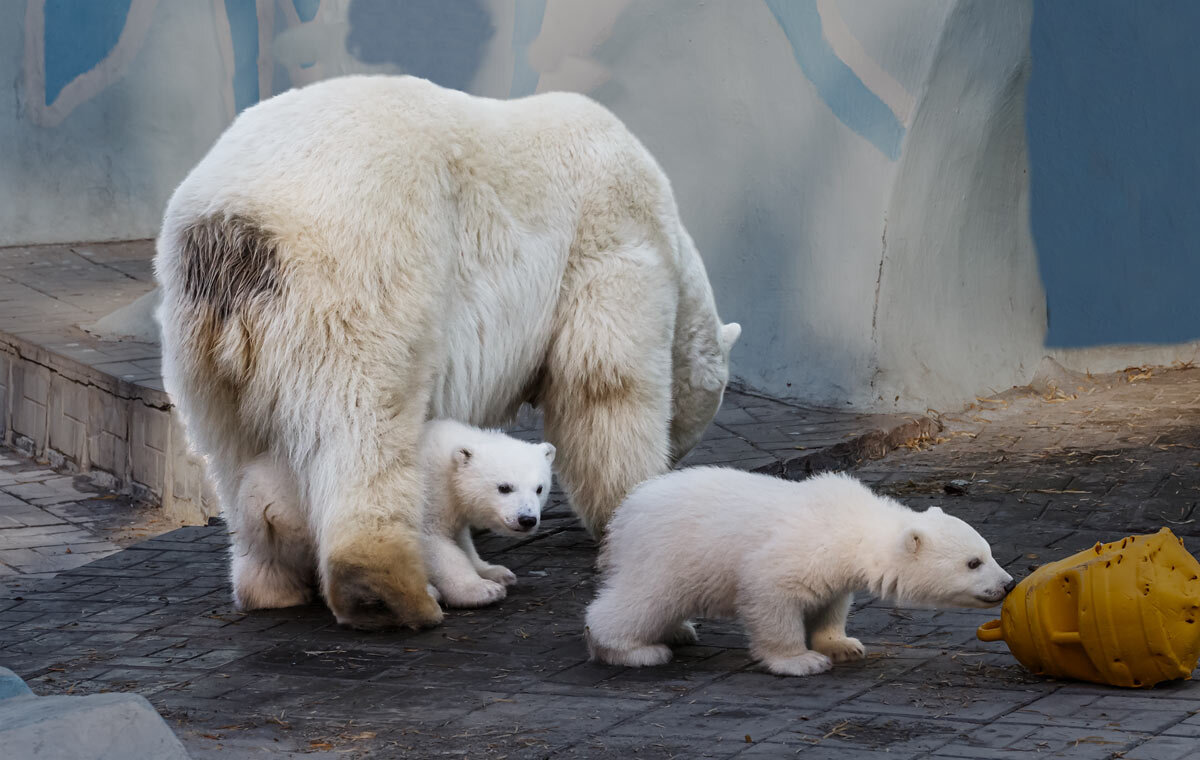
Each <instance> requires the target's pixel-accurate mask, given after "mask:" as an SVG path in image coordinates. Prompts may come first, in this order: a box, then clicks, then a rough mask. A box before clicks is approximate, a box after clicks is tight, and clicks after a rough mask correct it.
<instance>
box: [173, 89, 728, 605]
mask: <svg viewBox="0 0 1200 760" xmlns="http://www.w3.org/2000/svg"><path fill="white" fill-rule="evenodd" d="M230 217H239V218H245V219H250V220H251V221H252V222H253V224H254V225H255V226H256V227H257V228H259V229H261V230H262V231H263V232H264V233H266V234H267V235H269V238H270V242H271V245H272V246H273V249H274V250H275V252H276V254H277V260H278V276H277V279H276V282H277V292H273V293H268V292H266V291H265V290H264V291H259V292H257V294H256V295H255V296H254V297H253V298H251V299H247V300H246V303H245V304H242V305H241V306H240V307H239V308H238V309H237V310H236V311H235V312H234V313H232V314H222V315H220V319H219V320H218V321H217V328H216V331H215V333H214V332H213V331H212V330H209V332H205V329H206V328H204V327H203V325H205V324H210V325H211V324H212V321H211V320H210V321H209V322H208V323H206V322H205V319H206V318H207V317H211V315H212V314H213V313H216V310H214V309H213V308H211V307H210V306H206V305H205V304H203V303H201V304H198V303H197V301H196V298H195V297H189V292H188V289H187V287H186V283H187V282H188V270H187V266H186V263H185V260H184V253H183V252H185V251H186V250H187V246H186V241H187V240H188V237H187V234H188V233H187V231H188V229H189V228H190V227H192V226H193V225H195V224H197V223H198V222H200V221H202V220H206V219H214V220H217V221H218V222H219V221H220V220H225V219H227V218H230ZM227 237H229V236H227ZM228 265H229V262H228V261H226V260H224V259H220V260H217V261H216V262H215V263H213V266H214V267H217V268H218V269H219V268H220V267H226V268H228ZM155 268H156V272H157V274H158V277H159V279H160V281H161V283H162V287H163V300H162V306H161V307H160V309H159V312H158V317H159V320H160V322H161V323H162V332H163V371H164V382H165V384H166V387H167V390H168V391H169V392H170V393H171V396H172V398H173V400H174V402H175V404H176V405H177V408H178V410H179V412H180V413H181V414H182V416H183V419H184V421H185V422H186V425H187V430H188V435H189V438H190V439H191V441H192V443H193V445H194V446H195V447H196V448H197V449H198V450H199V451H200V452H201V453H203V454H204V455H205V456H206V458H207V461H208V472H209V475H210V476H211V477H212V479H213V481H214V484H215V485H216V487H217V491H218V495H219V497H220V499H221V502H222V508H223V510H224V511H225V513H226V515H227V516H229V519H230V521H231V523H232V522H238V521H239V520H240V518H239V516H238V515H239V513H240V512H244V511H246V510H247V506H246V505H245V504H243V503H242V501H241V500H240V499H239V496H238V494H239V487H240V484H241V473H242V471H243V469H244V468H245V467H246V466H247V465H248V464H249V463H250V462H252V461H253V460H255V458H256V457H259V456H260V455H262V454H264V453H267V454H270V456H271V461H273V462H275V463H276V466H278V467H279V468H280V472H279V473H278V479H281V480H284V481H289V482H294V483H295V489H294V490H295V497H296V503H295V504H294V505H292V510H293V512H294V514H296V515H297V516H298V519H299V520H301V521H302V522H303V523H304V524H305V525H306V526H307V528H308V535H309V541H310V543H311V545H312V546H313V547H315V548H314V552H315V556H316V561H317V570H318V571H319V576H320V579H321V583H322V588H323V591H324V593H325V597H326V600H327V601H328V602H329V604H330V606H331V607H332V608H333V611H334V612H335V614H336V615H337V616H338V619H339V620H341V621H343V622H347V623H351V624H355V625H367V626H372V625H375V624H376V623H378V622H379V621H378V620H377V619H375V618H373V617H372V615H373V614H374V613H373V612H371V611H372V610H376V609H378V607H379V605H378V604H377V602H383V605H384V606H385V607H387V608H388V609H390V610H391V612H392V614H393V616H394V617H395V618H396V620H398V621H408V622H416V623H427V622H435V621H436V619H438V616H439V614H440V613H438V612H437V610H436V604H434V603H433V599H432V598H430V597H429V596H428V594H426V593H425V583H424V581H425V579H424V578H423V577H421V576H422V570H421V569H420V566H421V563H420V557H419V554H420V552H419V549H418V548H416V547H417V543H416V538H417V531H418V525H419V522H420V519H421V516H420V508H419V505H420V500H419V497H418V495H419V494H420V493H421V492H422V483H421V476H420V472H419V469H418V468H417V467H416V446H417V439H418V437H419V434H420V430H421V424H422V423H423V422H424V421H425V420H426V419H429V418H431V417H450V418H454V419H461V420H464V421H467V422H470V423H472V424H477V425H487V426H492V425H497V424H500V423H502V422H503V421H505V420H507V419H508V418H510V417H511V416H512V415H513V414H514V413H515V412H516V410H517V409H518V407H519V406H520V404H521V403H522V402H526V401H532V402H536V403H537V404H538V405H539V406H541V408H542V409H543V410H544V412H545V421H546V435H547V438H548V439H549V440H550V441H552V442H553V443H554V444H556V445H557V447H558V450H559V466H558V469H559V473H560V476H561V478H562V480H563V483H564V486H565V487H566V488H567V490H568V493H569V495H570V498H571V504H572V506H573V508H574V509H575V510H576V511H577V512H578V513H579V515H580V516H581V517H582V519H583V520H584V522H585V524H586V525H587V526H588V528H589V529H591V530H592V531H594V532H596V533H597V534H599V533H600V532H602V531H603V529H604V527H605V525H606V523H607V521H608V518H609V516H610V515H611V513H612V511H613V510H614V509H615V507H616V506H617V504H619V503H620V500H621V499H622V498H623V497H624V496H625V494H626V493H627V492H628V491H629V490H630V489H631V488H632V487H633V486H634V485H635V484H637V483H639V482H641V481H642V480H644V479H645V478H647V477H651V476H653V475H656V474H659V473H662V472H664V471H666V470H667V469H668V468H669V466H670V465H671V464H672V463H673V462H674V461H677V460H678V459H679V458H680V457H682V456H683V455H684V454H686V453H687V451H688V450H689V449H690V448H691V447H692V446H693V445H694V444H695V443H696V442H697V441H698V440H699V437H700V435H701V434H702V433H703V431H704V428H705V427H706V426H707V425H708V423H709V422H710V421H711V419H712V417H713V415H714V414H715V412H716V410H717V408H718V406H719V405H720V401H721V396H722V393H723V392H724V388H725V384H726V381H727V379H728V355H729V349H730V347H731V345H732V342H733V340H735V339H736V338H737V335H738V332H739V328H737V327H736V325H726V326H724V328H722V325H721V322H720V321H719V319H718V317H717V313H716V309H715V306H714V302H713V295H712V291H711V288H710V286H709V283H708V279H707V276H706V274H705V271H704V265H703V263H702V261H701V259H700V256H699V254H698V253H697V251H696V248H695V246H694V245H693V243H692V240H691V238H690V237H689V236H688V234H687V232H686V230H684V228H683V225H682V224H681V223H680V219H679V213H678V210H677V208H676V205H675V200H674V197H673V196H672V193H671V188H670V185H669V183H668V181H667V178H666V177H665V176H664V174H663V172H662V170H661V169H660V168H659V166H658V165H657V163H656V162H655V161H654V159H653V158H652V157H651V156H650V154H649V153H648V152H647V151H646V150H645V148H644V147H643V146H642V145H641V144H640V143H639V142H638V141H637V139H636V138H634V136H633V135H632V134H630V132H629V131H628V130H627V129H625V127H624V126H623V125H622V124H621V122H620V121H619V120H618V119H617V118H616V117H614V116H613V115H612V114H611V113H609V112H608V111H607V110H605V109H604V108H603V107H601V106H599V105H598V104H596V103H595V102H593V101H591V100H589V99H588V98H586V97H583V96H581V95H575V94H569V93H547V94H543V95H536V96H533V97H529V98H524V99H520V100H514V101H509V102H502V101H495V100H489V99H485V98H479V97H473V96H470V95H466V94H464V93H461V92H457V91H453V90H446V89H442V88H440V87H437V86H436V85H433V84H432V83H430V82H427V81H425V80H422V79H416V78H412V77H345V78H339V79H331V80H326V81H324V82H321V83H318V84H314V85H311V86H309V87H305V88H302V89H298V90H291V91H289V92H286V93H284V94H282V95H279V96H276V97H274V98H271V99H270V100H267V101H264V102H262V103H260V104H258V105H256V106H253V107H251V108H248V109H246V110H245V111H244V112H243V113H242V114H241V115H240V116H239V117H238V119H237V120H236V121H235V122H234V123H233V125H232V126H231V127H230V128H229V129H228V130H227V131H226V132H225V134H223V135H222V136H221V138H220V139H219V140H218V142H217V143H216V145H214V146H213V148H212V150H211V151H210V152H209V153H208V155H207V156H205V158H204V159H203V160H202V161H201V162H200V163H199V165H197V166H196V167H195V169H193V171H192V172H191V174H189V175H188V177H187V179H185V180H184V182H183V183H182V184H181V185H180V186H179V188H178V189H177V190H176V191H175V194H174V195H173V196H172V198H171V201H170V203H169V204H168V207H167V210H166V214H165V217H164V219H163V226H162V232H161V234H160V236H159V239H158V255H157V257H156V259H155ZM233 540H234V544H235V552H237V553H240V554H242V555H244V556H246V557H250V558H254V559H253V560H247V562H246V563H242V564H241V565H240V566H239V567H238V568H235V577H234V584H235V586H238V587H241V588H242V589H244V591H245V593H244V597H243V598H245V599H247V600H250V599H254V600H257V601H256V603H255V604H256V606H274V603H275V602H281V601H283V600H287V599H290V597H288V596H287V595H283V596H280V597H278V598H276V596H275V594H276V591H275V586H274V585H271V584H266V585H265V586H264V587H263V588H252V587H255V586H256V585H259V581H258V578H260V576H262V573H260V572H259V571H260V569H261V568H257V567H255V566H253V564H252V563H253V562H258V563H260V564H265V565H267V566H279V565H280V563H278V562H274V555H273V554H272V550H271V548H270V545H268V544H262V545H256V546H254V547H248V546H246V545H244V542H247V541H254V540H257V539H256V538H255V537H253V536H249V535H247V534H242V535H235V536H234V538H233ZM397 557H400V559H401V560H403V561H398V560H397V559H396V558H397ZM389 561H390V562H392V563H393V564H391V565H389V564H388V563H389ZM285 564H286V563H285ZM409 581H411V582H409ZM276 585H278V584H276ZM282 585H283V586H284V587H286V586H288V585H289V584H286V583H285V584H282ZM343 596H345V597H346V598H345V599H343V598H342V597H343ZM272 600H274V601H272ZM356 605H357V606H356ZM358 607H362V608H363V609H365V610H366V612H365V613H363V614H360V612H362V610H359V612H356V609H358Z"/></svg>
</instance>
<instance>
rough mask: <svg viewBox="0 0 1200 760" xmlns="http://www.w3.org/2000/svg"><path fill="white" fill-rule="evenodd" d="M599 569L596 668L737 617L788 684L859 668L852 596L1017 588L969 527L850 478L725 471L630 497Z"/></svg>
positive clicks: (655, 485)
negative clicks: (837, 667) (833, 669)
mask: <svg viewBox="0 0 1200 760" xmlns="http://www.w3.org/2000/svg"><path fill="white" fill-rule="evenodd" d="M971 560H979V562H980V564H979V566H978V567H977V568H976V569H970V568H969V567H968V562H970V561H971ZM601 566H602V568H603V570H604V578H603V583H602V587H601V589H600V593H599V594H598V595H597V597H596V599H595V601H593V602H592V604H591V605H590V606H589V607H588V610H587V638H588V647H589V649H590V651H591V653H592V656H593V657H594V658H596V659H600V660H603V661H605V662H609V663H613V664H620V665H632V666H642V665H658V664H662V663H665V662H667V661H668V660H670V659H671V649H670V647H669V646H668V644H671V643H679V642H692V641H695V631H694V629H692V627H691V626H690V624H689V623H688V622H687V620H688V618H690V617H693V616H700V617H738V618H740V619H741V620H742V621H743V623H744V624H745V625H746V627H747V630H748V632H749V635H750V646H751V653H752V654H753V655H754V657H756V658H757V659H759V660H762V661H763V663H764V664H765V665H766V667H767V668H768V669H769V670H770V671H771V672H773V673H778V674H781V675H810V674H812V673H819V672H822V671H824V670H828V669H829V667H830V666H831V664H832V663H833V662H841V661H845V660H852V659H858V658H861V657H862V656H863V654H864V652H863V646H862V644H861V643H860V642H859V641H858V640H857V639H853V638H849V637H847V636H846V615H847V613H848V611H849V608H850V602H851V595H852V593H853V592H854V591H856V590H862V589H867V590H870V591H871V592H872V593H874V594H876V595H877V596H879V597H881V598H885V599H891V600H894V601H896V602H899V603H903V604H909V605H920V606H926V605H930V606H963V607H989V606H992V605H994V604H997V603H999V602H1000V601H1001V600H1002V599H1003V598H1004V595H1005V593H1006V592H1007V588H1008V584H1010V583H1011V581H1012V577H1011V576H1010V575H1009V574H1008V573H1006V572H1005V571H1004V570H1003V569H1002V568H1001V567H1000V566H999V565H998V564H997V563H996V561H995V560H994V559H993V558H992V554H991V550H990V548H989V547H988V544H987V542H986V541H985V540H984V539H983V538H982V537H981V536H980V535H979V534H978V533H977V532H975V530H974V529H973V528H971V526H969V525H967V524H966V523H965V522H963V521H962V520H959V519H958V518H956V517H951V516H950V515H947V514H945V513H944V512H942V511H941V510H940V509H938V508H937V507H931V508H929V509H928V510H926V511H924V512H914V511H912V510H910V509H909V508H908V507H905V506H904V505H902V504H900V503H898V502H896V501H893V500H891V499H888V498H886V497H882V496H877V495H875V494H874V493H872V492H871V491H870V489H868V488H867V487H866V486H864V485H862V484H861V483H859V482H858V481H856V480H854V479H853V478H851V477H849V476H846V475H833V474H829V475H819V476H817V477H814V478H810V479H809V480H805V481H802V482H799V483H795V482H790V481H786V480H781V479H779V478H772V477H768V476H766V475H756V474H752V473H746V472H740V471H737V470H732V469H726V468H717V467H697V468H691V469H685V470H680V471H678V472H673V473H670V474H668V475H664V476H662V477H659V478H655V479H653V480H650V481H649V482H647V483H644V484H642V485H641V486H639V487H638V488H637V489H636V490H634V491H633V493H631V494H630V495H629V497H628V498H627V499H626V500H625V502H624V503H623V504H622V505H621V507H620V508H619V509H618V510H617V513H616V515H615V517H614V518H613V521H612V523H611V524H610V525H609V531H608V534H607V536H606V540H605V545H604V550H603V554H602V557H601ZM810 646H811V648H810Z"/></svg>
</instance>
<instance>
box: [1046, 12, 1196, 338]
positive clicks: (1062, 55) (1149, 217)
mask: <svg viewBox="0 0 1200 760" xmlns="http://www.w3.org/2000/svg"><path fill="white" fill-rule="evenodd" d="M1197 29H1200V3H1196V2H1194V1H1193V0H1160V1H1159V2H1154V3H1146V2H1129V1H1128V0H1054V2H1042V3H1036V4H1035V6H1034V16H1033V32H1032V57H1033V74H1032V78H1031V80H1030V83H1029V90H1028V117H1027V127H1028V139H1029V162H1030V175H1031V177H1030V181H1031V187H1030V189H1031V193H1032V200H1031V204H1032V207H1031V209H1030V217H1031V222H1032V228H1033V236H1034V241H1035V243H1036V245H1037V251H1038V259H1039V266H1040V269H1041V274H1042V280H1043V283H1044V285H1045V289H1046V300H1047V307H1048V310H1049V330H1048V333H1047V335H1046V343H1047V345H1050V346H1061V347H1076V346H1094V345H1102V344H1115V343H1168V342H1180V341H1186V340H1193V339H1196V338H1200V298H1197V297H1196V288H1197V283H1200V203H1198V202H1197V194H1198V191H1200V148H1198V147H1197V145H1198V144H1197V138H1196V125H1197V124H1200V84H1198V80H1197V77H1196V74H1197V72H1200V46H1198V45H1197V44H1196V30H1197Z"/></svg>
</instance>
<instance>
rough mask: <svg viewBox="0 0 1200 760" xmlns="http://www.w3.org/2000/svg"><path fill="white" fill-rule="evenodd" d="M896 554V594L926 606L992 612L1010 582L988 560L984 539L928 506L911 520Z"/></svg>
mask: <svg viewBox="0 0 1200 760" xmlns="http://www.w3.org/2000/svg"><path fill="white" fill-rule="evenodd" d="M915 518H916V519H915V520H914V523H913V524H912V525H911V526H910V527H909V528H908V529H907V530H905V531H904V534H903V535H902V536H901V537H900V539H899V542H900V543H899V546H898V547H896V551H897V553H898V554H899V561H900V563H901V564H900V567H899V568H898V573H897V576H898V578H899V583H898V584H897V586H898V588H897V595H898V596H900V597H901V599H902V601H905V602H909V603H912V604H918V605H924V606H930V607H991V606H993V605H996V604H999V603H1000V602H1002V601H1004V597H1005V595H1006V594H1007V593H1008V592H1009V591H1011V590H1012V587H1013V585H1014V581H1013V578H1012V576H1011V575H1009V574H1008V573H1006V572H1005V571H1004V568H1002V567H1000V565H999V564H997V563H996V560H994V559H992V550H991V547H989V546H988V543H987V541H985V540H984V538H983V536H981V535H979V533H977V532H976V531H975V529H974V528H972V527H971V526H970V525H967V524H966V523H965V522H963V521H962V520H960V519H958V518H957V517H952V516H951V515H948V514H946V513H945V512H943V511H942V510H940V509H938V508H937V507H930V508H929V509H927V510H925V511H924V512H921V513H918V514H916V515H915Z"/></svg>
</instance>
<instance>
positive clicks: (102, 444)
mask: <svg viewBox="0 0 1200 760" xmlns="http://www.w3.org/2000/svg"><path fill="white" fill-rule="evenodd" d="M156 348H157V347H156ZM0 414H2V415H3V429H4V441H5V442H6V443H8V444H10V445H12V446H14V447H15V448H17V449H19V450H21V451H23V452H25V453H26V454H29V455H31V456H33V457H36V458H38V459H44V460H46V461H48V462H49V463H50V464H51V466H53V467H55V468H56V469H60V470H64V471H66V472H70V473H75V474H79V475H83V476H85V477H86V478H87V479H88V480H90V481H92V482H94V483H95V484H96V485H97V486H100V487H102V488H106V489H111V490H116V491H121V492H125V493H130V494H132V495H133V496H135V497H136V498H138V499H139V500H142V501H147V502H149V503H152V504H155V505H159V506H161V507H162V508H163V511H164V512H165V513H166V515H167V517H169V518H171V519H175V520H180V521H183V522H190V523H203V522H204V521H205V520H206V519H207V518H208V517H210V516H211V515H213V514H216V512H217V502H216V499H215V498H214V497H213V495H212V493H211V490H210V488H209V486H208V484H207V481H206V479H205V478H204V477H203V470H204V466H203V462H202V461H201V460H200V459H199V458H198V457H196V456H195V455H194V454H193V453H192V452H191V451H190V449H189V447H188V445H187V442H186V439H185V437H184V434H183V429H182V424H181V423H180V422H179V420H178V419H177V418H176V417H175V415H174V414H172V413H171V403H170V399H169V397H168V396H167V394H166V393H165V392H164V391H161V390H159V389H157V388H153V387H147V386H145V385H140V384H137V383H134V382H129V381H126V380H122V379H120V378H117V377H114V376H113V375H111V374H108V373H106V372H104V371H103V370H101V369H98V368H96V367H92V366H89V365H87V364H84V363H83V362H80V361H77V360H75V359H72V358H69V357H66V356H62V355H60V354H57V353H55V352H52V351H50V350H48V349H46V348H44V347H42V346H38V345H36V344H34V343H31V342H30V341H28V340H25V339H23V338H19V337H16V336H13V335H7V334H3V333H0Z"/></svg>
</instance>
